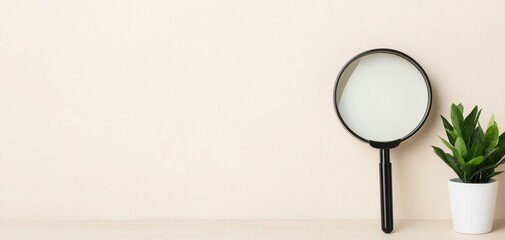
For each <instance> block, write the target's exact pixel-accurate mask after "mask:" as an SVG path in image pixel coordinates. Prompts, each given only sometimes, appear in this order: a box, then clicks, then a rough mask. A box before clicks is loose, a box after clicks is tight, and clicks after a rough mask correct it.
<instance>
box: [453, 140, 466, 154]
mask: <svg viewBox="0 0 505 240" xmlns="http://www.w3.org/2000/svg"><path fill="white" fill-rule="evenodd" d="M454 147H455V148H456V149H457V150H458V152H459V154H461V158H463V159H465V158H466V153H467V148H466V145H465V140H463V138H461V137H458V138H457V139H456V143H455V144H454Z"/></svg>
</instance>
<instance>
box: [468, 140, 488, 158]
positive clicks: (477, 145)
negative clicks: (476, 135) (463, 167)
mask: <svg viewBox="0 0 505 240" xmlns="http://www.w3.org/2000/svg"><path fill="white" fill-rule="evenodd" d="M483 150H484V145H483V144H482V143H481V141H479V140H475V141H474V142H473V143H472V146H471V147H470V149H468V153H467V155H466V157H467V158H468V159H472V158H474V157H477V156H483V155H484V153H483Z"/></svg>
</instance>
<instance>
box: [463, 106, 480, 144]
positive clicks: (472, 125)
mask: <svg viewBox="0 0 505 240" xmlns="http://www.w3.org/2000/svg"><path fill="white" fill-rule="evenodd" d="M478 116H480V111H479V109H478V107H477V106H475V107H474V108H473V109H472V111H471V112H470V114H468V116H466V117H465V120H464V121H463V126H464V127H463V129H462V131H463V133H464V134H465V135H464V136H462V137H463V140H465V143H467V144H469V143H471V142H472V137H473V135H474V132H475V130H476V128H477V126H478V124H479V118H478Z"/></svg>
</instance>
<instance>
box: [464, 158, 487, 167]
mask: <svg viewBox="0 0 505 240" xmlns="http://www.w3.org/2000/svg"><path fill="white" fill-rule="evenodd" d="M482 161H484V157H483V156H478V157H475V158H473V159H472V160H470V161H468V162H467V163H466V165H467V166H469V167H475V166H478V165H479V164H481V163H482Z"/></svg>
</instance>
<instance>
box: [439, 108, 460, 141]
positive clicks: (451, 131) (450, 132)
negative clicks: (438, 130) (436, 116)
mask: <svg viewBox="0 0 505 240" xmlns="http://www.w3.org/2000/svg"><path fill="white" fill-rule="evenodd" d="M440 117H441V118H442V123H443V124H444V128H445V132H446V134H447V139H448V140H449V142H450V143H451V144H453V145H454V142H455V141H456V137H457V135H455V134H454V128H453V127H452V125H451V124H450V123H449V121H447V119H445V117H444V116H442V115H440Z"/></svg>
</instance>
